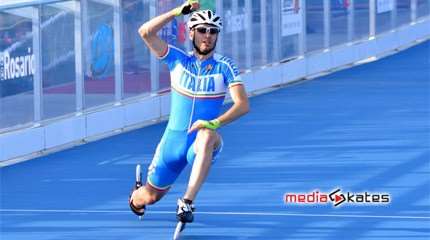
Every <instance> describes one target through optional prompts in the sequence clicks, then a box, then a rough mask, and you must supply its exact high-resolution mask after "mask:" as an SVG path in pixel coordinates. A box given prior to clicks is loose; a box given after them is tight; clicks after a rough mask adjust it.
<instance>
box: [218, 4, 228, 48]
mask: <svg viewBox="0 0 430 240" xmlns="http://www.w3.org/2000/svg"><path fill="white" fill-rule="evenodd" d="M222 4H223V0H217V1H216V14H218V15H219V16H223V6H222ZM223 21H224V22H226V21H227V19H224V18H223ZM223 31H225V29H224V30H223ZM223 31H221V34H219V35H218V41H217V44H216V51H217V52H218V53H219V54H222V53H223V49H224V42H223V36H222V32H223Z"/></svg>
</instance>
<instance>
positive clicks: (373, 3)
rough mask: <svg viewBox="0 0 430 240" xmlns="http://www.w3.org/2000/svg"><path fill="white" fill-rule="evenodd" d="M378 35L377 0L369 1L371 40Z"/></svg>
mask: <svg viewBox="0 0 430 240" xmlns="http://www.w3.org/2000/svg"><path fill="white" fill-rule="evenodd" d="M375 35H376V0H369V40H373V39H374V38H375Z"/></svg>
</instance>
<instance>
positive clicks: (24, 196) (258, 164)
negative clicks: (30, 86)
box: [0, 42, 430, 240]
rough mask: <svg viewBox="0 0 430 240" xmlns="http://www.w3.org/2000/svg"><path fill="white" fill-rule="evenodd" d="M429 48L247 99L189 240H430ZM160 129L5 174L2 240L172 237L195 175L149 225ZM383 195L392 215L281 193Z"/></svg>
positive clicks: (227, 133) (383, 209)
mask: <svg viewBox="0 0 430 240" xmlns="http://www.w3.org/2000/svg"><path fill="white" fill-rule="evenodd" d="M429 55H430V42H426V43H423V44H420V45H419V46H416V47H413V48H411V49H408V50H407V51H404V52H402V53H399V54H397V55H394V56H391V57H388V58H385V59H383V60H380V61H377V62H374V63H370V64H367V65H361V66H358V67H355V68H352V69H348V70H344V71H341V72H337V73H335V74H332V75H329V76H325V77H322V78H319V79H316V80H313V81H307V82H302V83H300V84H296V85H293V86H289V87H286V88H284V89H280V90H278V91H274V92H271V93H268V94H265V95H261V96H257V97H254V98H252V99H251V107H252V112H251V113H250V114H249V115H247V116H246V117H244V118H242V119H241V120H240V121H237V122H235V123H233V124H231V125H228V126H226V127H224V128H223V129H222V130H221V133H222V135H223V136H224V141H225V148H224V151H223V153H222V154H221V155H220V158H219V159H218V162H217V163H216V164H215V165H214V166H213V169H212V172H211V175H210V177H209V179H208V181H207V183H206V184H205V185H204V189H203V190H202V191H201V192H200V194H199V196H198V199H197V202H196V205H197V214H196V221H195V223H193V224H191V225H190V226H189V227H188V228H187V229H186V231H185V234H184V235H183V238H182V239H194V240H200V239H217V240H218V239H222V240H239V239H429V238H430V76H429V69H430V60H429ZM164 127H165V123H163V124H158V125H154V126H150V127H147V128H144V129H140V130H136V131H133V132H129V133H125V134H122V135H118V136H114V137H111V138H108V139H104V140H101V141H97V142H93V143H89V144H86V145H83V146H80V147H76V148H73V149H70V150H66V151H62V152H59V153H55V154H51V155H49V156H46V157H41V158H38V159H35V160H31V161H28V162H24V163H20V164H16V165H13V166H9V167H4V168H1V169H0V174H1V211H0V214H1V237H0V239H2V240H21V239H31V240H39V239H49V240H51V239H62V240H65V239H80V240H82V239H84V240H86V239H88V240H90V239H91V240H98V239H103V240H109V239H157V240H158V239H171V237H172V233H173V230H174V227H175V224H176V220H175V214H174V211H175V207H176V205H175V204H176V199H177V198H178V197H180V196H181V193H182V192H183V191H184V189H185V186H186V182H187V178H188V174H189V168H187V170H186V171H185V172H184V173H183V174H182V175H181V177H180V179H178V181H177V183H176V184H175V185H174V187H173V189H172V190H171V192H170V193H169V194H168V195H167V196H166V197H165V198H164V199H163V200H162V201H160V202H159V203H158V204H157V205H155V206H151V207H150V208H149V209H148V213H147V215H146V216H145V219H144V220H143V221H138V220H137V218H136V217H135V216H134V215H133V214H131V212H129V210H128V205H127V198H128V194H129V190H130V188H131V185H132V183H133V181H134V168H135V164H136V163H141V164H143V166H145V168H146V166H147V165H148V164H149V162H150V160H151V158H152V154H153V152H154V150H155V147H156V144H157V142H158V141H159V139H160V137H161V134H162V132H163V129H164ZM337 187H339V188H341V189H342V192H346V191H351V192H363V191H369V192H386V193H390V194H391V200H392V202H391V203H390V204H388V205H384V206H370V205H352V204H348V205H341V206H340V207H333V206H332V205H331V204H325V205H319V204H314V205H307V206H300V205H287V204H285V203H284V201H283V197H284V194H285V193H286V192H299V193H300V192H302V193H308V192H311V191H313V190H315V189H319V191H320V192H330V191H332V190H333V189H335V188H337Z"/></svg>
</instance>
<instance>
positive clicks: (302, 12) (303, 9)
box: [299, 0, 307, 57]
mask: <svg viewBox="0 0 430 240" xmlns="http://www.w3.org/2000/svg"><path fill="white" fill-rule="evenodd" d="M299 7H300V9H299V11H300V15H301V16H302V31H301V33H300V34H299V57H303V56H304V55H305V53H306V51H307V50H306V0H300V6H299Z"/></svg>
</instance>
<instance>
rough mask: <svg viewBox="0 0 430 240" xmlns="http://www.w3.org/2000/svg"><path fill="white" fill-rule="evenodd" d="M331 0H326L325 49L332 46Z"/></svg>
mask: <svg viewBox="0 0 430 240" xmlns="http://www.w3.org/2000/svg"><path fill="white" fill-rule="evenodd" d="M330 12H331V11H330V0H324V50H328V49H329V48H330V32H331V26H330Z"/></svg>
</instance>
